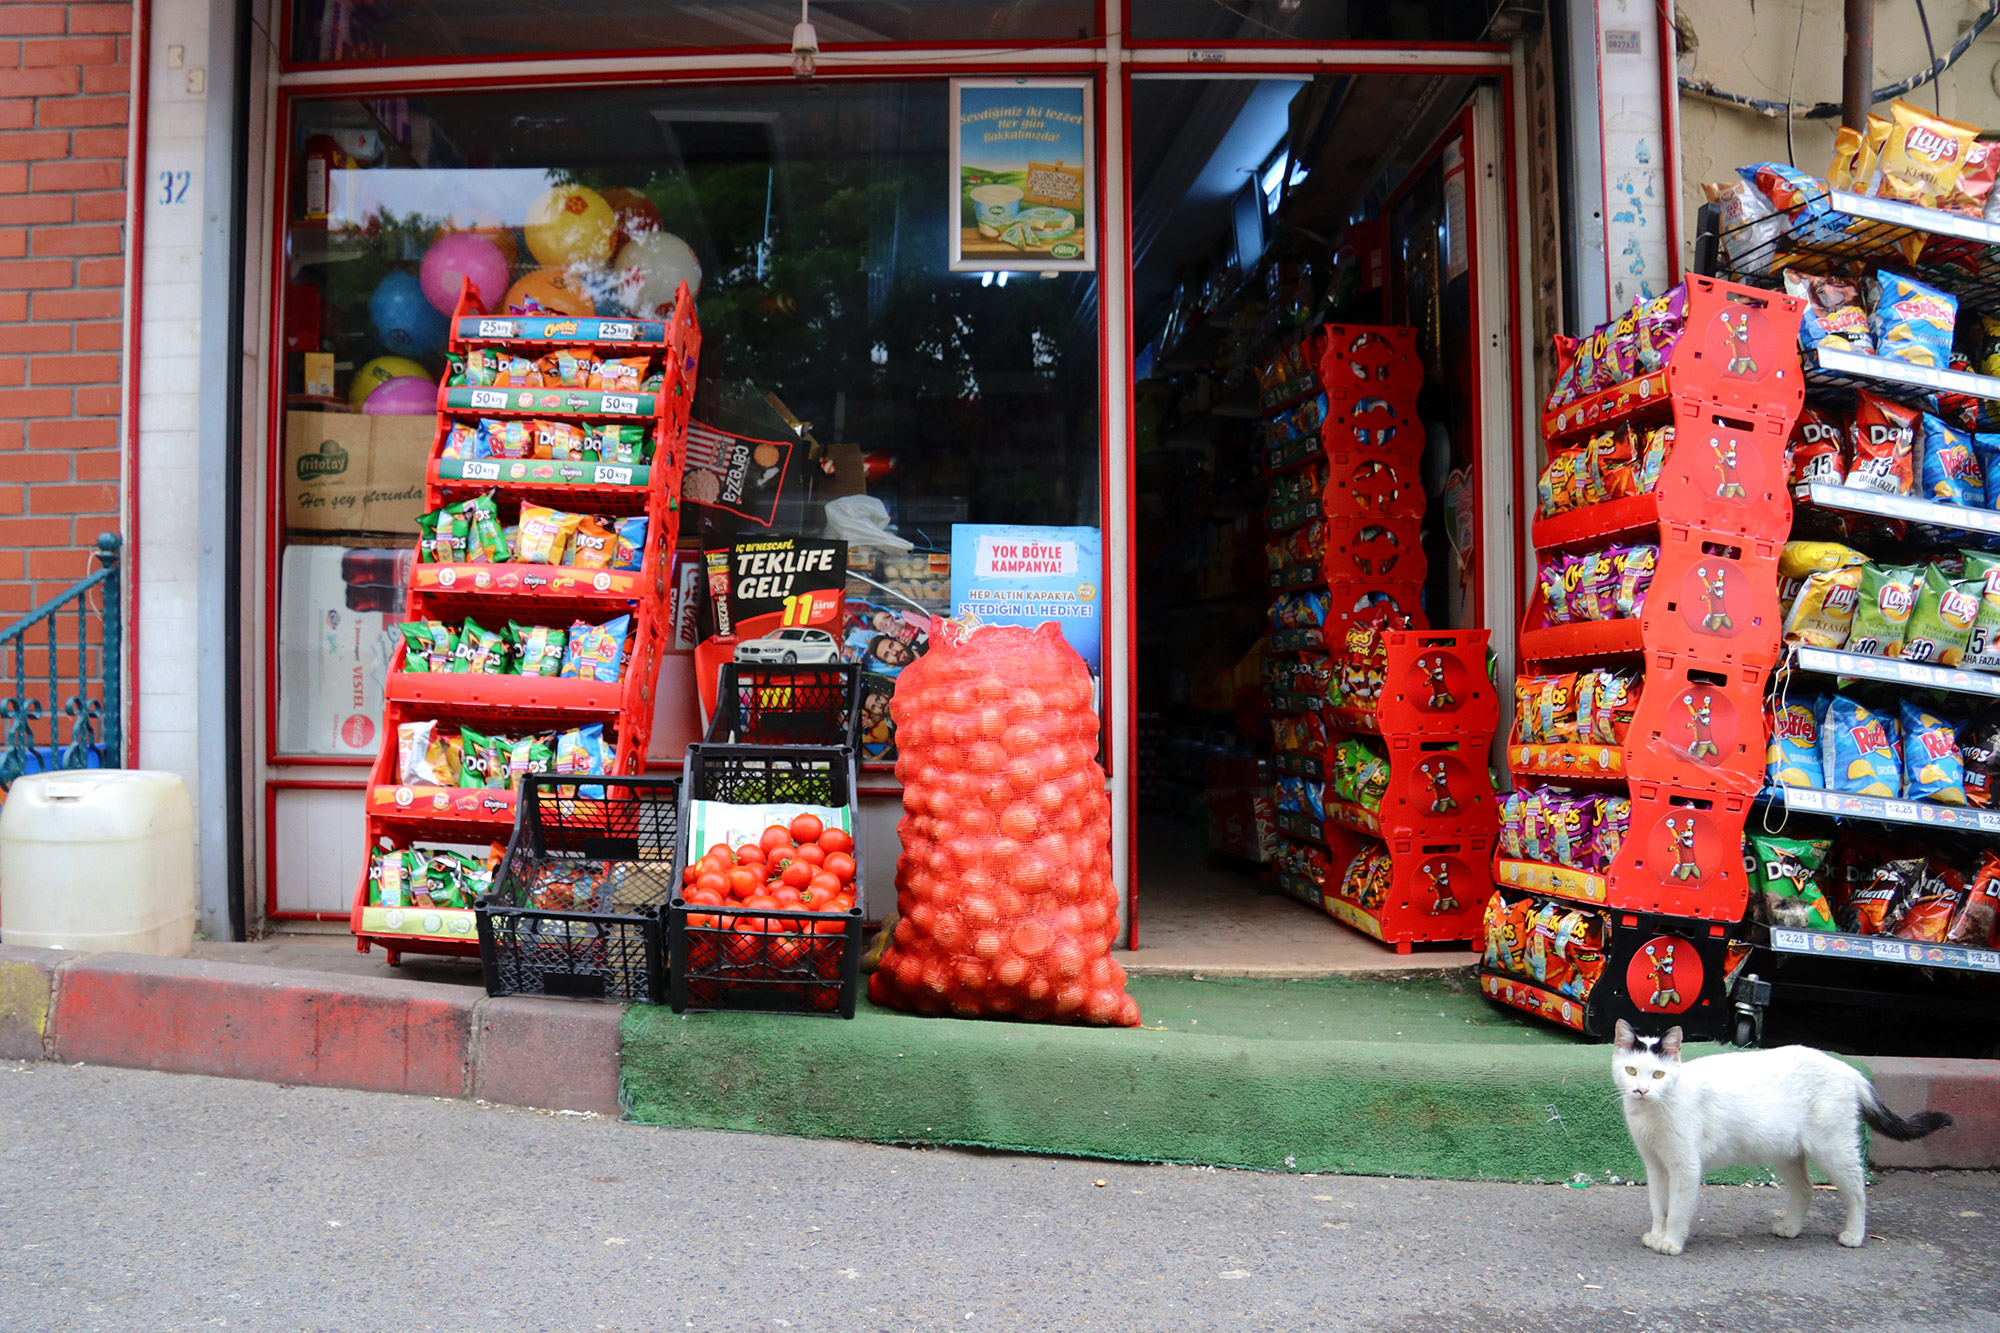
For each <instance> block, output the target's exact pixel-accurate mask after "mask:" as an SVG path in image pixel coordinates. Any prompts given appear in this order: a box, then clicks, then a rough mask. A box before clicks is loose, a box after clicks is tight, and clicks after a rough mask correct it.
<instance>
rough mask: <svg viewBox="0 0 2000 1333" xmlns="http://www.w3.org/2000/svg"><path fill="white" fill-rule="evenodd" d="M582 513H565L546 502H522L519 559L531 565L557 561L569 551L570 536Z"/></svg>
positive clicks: (557, 563)
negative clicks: (542, 503) (537, 503)
mask: <svg viewBox="0 0 2000 1333" xmlns="http://www.w3.org/2000/svg"><path fill="white" fill-rule="evenodd" d="M581 522H583V515H582V514H570V513H565V512H563V511H562V510H560V509H551V508H549V507H548V506H546V505H528V504H524V505H522V506H521V537H520V542H521V560H522V561H523V562H525V563H527V564H531V565H559V564H561V563H562V562H563V556H564V555H565V554H567V553H568V551H569V543H570V538H571V537H572V536H573V535H574V534H575V532H576V529H577V525H578V524H579V523H581Z"/></svg>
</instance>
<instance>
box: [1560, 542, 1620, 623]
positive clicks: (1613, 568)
mask: <svg viewBox="0 0 2000 1333" xmlns="http://www.w3.org/2000/svg"><path fill="white" fill-rule="evenodd" d="M1624 555H1625V548H1624V547H1622V546H1611V547H1606V548H1605V549H1604V550H1602V551H1591V552H1589V553H1587V554H1585V555H1582V556H1579V557H1577V564H1576V582H1575V583H1574V585H1573V586H1572V587H1571V588H1570V591H1569V610H1570V615H1571V616H1572V617H1573V618H1574V619H1577V620H1610V619H1611V618H1613V617H1614V616H1616V615H1617V614H1618V583H1619V579H1620V576H1621V574H1622V573H1623V569H1622V565H1623V561H1624Z"/></svg>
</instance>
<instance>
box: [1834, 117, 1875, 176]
mask: <svg viewBox="0 0 2000 1333" xmlns="http://www.w3.org/2000/svg"><path fill="white" fill-rule="evenodd" d="M1869 165H1870V161H1869V152H1868V136H1867V135H1866V134H1864V133H1862V132H1861V131H1860V130H1857V129H1854V128H1853V127H1851V126H1848V125H1842V126H1840V127H1839V128H1837V129H1836V130H1834V132H1833V159H1832V160H1831V161H1830V162H1828V163H1827V167H1826V187H1827V188H1828V189H1829V190H1859V189H1862V188H1863V187H1865V186H1866V185H1867V183H1868V167H1869Z"/></svg>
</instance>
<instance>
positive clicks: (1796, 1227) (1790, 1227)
mask: <svg viewBox="0 0 2000 1333" xmlns="http://www.w3.org/2000/svg"><path fill="white" fill-rule="evenodd" d="M1804 1229H1805V1223H1804V1222H1803V1221H1800V1222H1794V1221H1792V1219H1791V1218H1789V1217H1781V1218H1779V1219H1778V1221H1777V1223H1776V1224H1775V1225H1774V1226H1772V1228H1771V1234H1772V1235H1774V1236H1780V1237H1783V1238H1784V1239H1785V1240H1797V1239H1798V1235H1799V1232H1801V1231H1803V1230H1804Z"/></svg>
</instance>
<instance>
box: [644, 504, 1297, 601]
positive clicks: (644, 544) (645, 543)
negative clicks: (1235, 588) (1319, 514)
mask: <svg viewBox="0 0 2000 1333" xmlns="http://www.w3.org/2000/svg"><path fill="white" fill-rule="evenodd" d="M645 561H646V516H645V515H644V514H634V515H632V516H631V517H630V518H621V519H619V520H618V551H617V554H615V555H613V556H612V557H611V567H612V568H613V569H638V568H639V567H640V566H642V565H643V564H644V563H645ZM1325 618H1326V617H1325V616H1323V615H1322V616H1321V617H1320V619H1321V620H1325Z"/></svg>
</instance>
